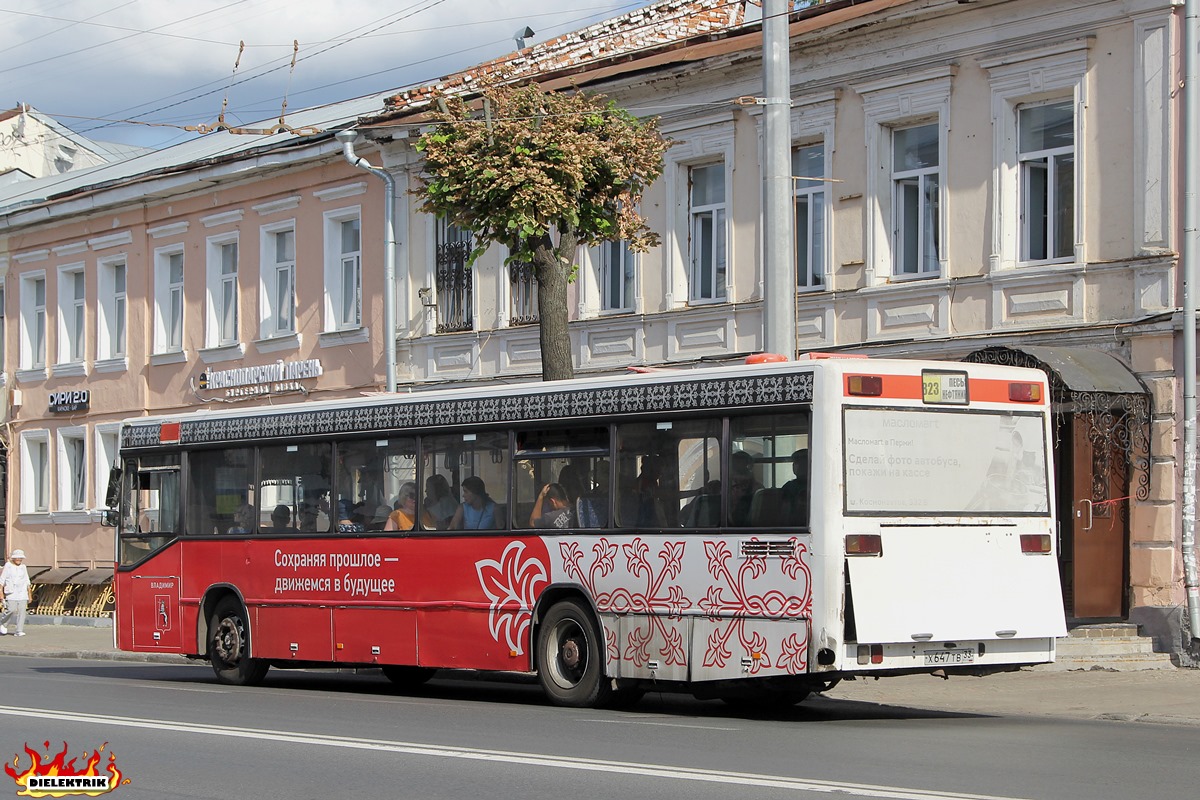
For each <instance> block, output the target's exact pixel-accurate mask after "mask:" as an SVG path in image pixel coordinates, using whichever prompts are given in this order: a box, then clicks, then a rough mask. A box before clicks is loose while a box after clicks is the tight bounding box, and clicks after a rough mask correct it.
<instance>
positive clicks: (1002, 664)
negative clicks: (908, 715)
mask: <svg viewBox="0 0 1200 800" xmlns="http://www.w3.org/2000/svg"><path fill="white" fill-rule="evenodd" d="M1054 652H1055V640H1054V638H1053V637H1038V638H1030V639H989V640H958V641H929V642H892V643H883V644H861V643H857V642H847V643H846V644H845V645H844V646H843V649H842V659H841V663H840V664H836V665H834V666H833V667H832V670H833V671H836V672H841V673H846V674H864V675H885V674H907V673H917V672H934V671H937V670H944V671H945V672H947V673H951V672H955V673H971V674H987V673H991V672H1000V671H1006V670H1010V669H1017V668H1019V667H1022V666H1030V665H1034V664H1048V663H1051V662H1053V661H1054Z"/></svg>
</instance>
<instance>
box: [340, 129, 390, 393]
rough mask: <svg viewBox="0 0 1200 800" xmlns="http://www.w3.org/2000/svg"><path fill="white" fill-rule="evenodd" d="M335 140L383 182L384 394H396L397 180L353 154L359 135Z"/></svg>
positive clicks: (356, 163) (342, 135) (349, 132)
mask: <svg viewBox="0 0 1200 800" xmlns="http://www.w3.org/2000/svg"><path fill="white" fill-rule="evenodd" d="M335 136H336V137H337V140H338V141H339V142H341V143H342V155H344V156H345V157H346V160H347V161H349V162H350V164H351V166H355V167H358V168H359V169H365V170H366V171H367V172H369V173H371V174H372V175H375V176H376V177H378V178H381V179H382V180H383V183H384V185H385V187H386V194H385V195H384V198H383V236H384V251H383V330H384V334H385V339H386V353H385V354H384V355H385V358H386V363H387V391H389V392H394V391H396V222H395V216H396V179H395V178H394V177H393V176H392V173H390V172H388V171H387V170H385V169H381V168H379V167H374V166H372V165H371V164H370V163H368V162H367V160H366V159H365V158H360V157H358V156H357V155H355V154H354V142H355V141H356V140H357V139H358V131H355V130H353V129H351V130H344V131H338V132H337V133H336V134H335Z"/></svg>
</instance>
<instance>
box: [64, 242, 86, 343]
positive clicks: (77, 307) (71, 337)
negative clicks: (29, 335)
mask: <svg viewBox="0 0 1200 800" xmlns="http://www.w3.org/2000/svg"><path fill="white" fill-rule="evenodd" d="M86 303H87V289H86V285H85V282H84V273H83V268H82V267H81V266H77V267H71V268H69V269H64V270H61V271H60V272H59V273H58V314H59V332H60V340H59V345H58V363H60V364H70V363H76V364H77V363H79V362H81V361H83V356H84V347H85V345H86V342H87V336H86V329H85V328H84V311H85V309H86Z"/></svg>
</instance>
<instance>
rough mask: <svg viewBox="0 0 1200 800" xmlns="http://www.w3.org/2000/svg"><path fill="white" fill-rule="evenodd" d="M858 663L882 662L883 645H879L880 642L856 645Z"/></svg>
mask: <svg viewBox="0 0 1200 800" xmlns="http://www.w3.org/2000/svg"><path fill="white" fill-rule="evenodd" d="M858 663H859V664H882V663H883V645H881V644H860V645H859V646H858Z"/></svg>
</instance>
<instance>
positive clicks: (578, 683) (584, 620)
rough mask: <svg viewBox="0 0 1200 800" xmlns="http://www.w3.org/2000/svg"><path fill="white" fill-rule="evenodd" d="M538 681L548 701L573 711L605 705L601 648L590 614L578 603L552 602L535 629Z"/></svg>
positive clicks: (608, 690)
mask: <svg viewBox="0 0 1200 800" xmlns="http://www.w3.org/2000/svg"><path fill="white" fill-rule="evenodd" d="M537 648H538V649H537V655H538V680H539V681H540V682H541V684H542V690H543V691H545V693H546V696H547V697H548V698H550V702H552V703H554V704H555V705H559V706H570V707H572V708H596V707H599V706H603V705H605V703H606V701H607V700H608V696H609V693H610V691H611V688H610V687H609V685H608V682H607V681H606V680H605V679H604V647H603V645H602V643H601V640H600V631H599V630H598V628H597V626H596V623H595V621H594V620H593V619H592V613H591V611H590V610H589V609H588V608H587V607H585V606H584V605H583V604H582V603H580V602H579V601H577V600H563V601H561V602H558V603H555V604H554V605H553V606H551V607H550V610H549V611H548V612H546V616H545V617H544V618H543V619H542V623H541V626H540V627H539V628H538V640H537Z"/></svg>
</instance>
